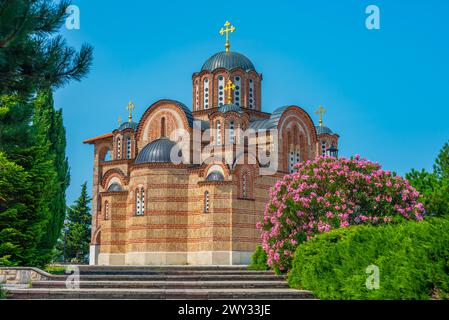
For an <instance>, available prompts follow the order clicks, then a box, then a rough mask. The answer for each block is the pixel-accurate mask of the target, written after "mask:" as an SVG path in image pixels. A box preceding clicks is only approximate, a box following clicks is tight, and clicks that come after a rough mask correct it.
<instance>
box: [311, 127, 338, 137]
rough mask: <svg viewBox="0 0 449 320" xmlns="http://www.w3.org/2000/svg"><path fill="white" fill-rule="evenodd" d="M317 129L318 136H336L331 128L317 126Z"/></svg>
mask: <svg viewBox="0 0 449 320" xmlns="http://www.w3.org/2000/svg"><path fill="white" fill-rule="evenodd" d="M315 128H316V133H317V135H320V134H334V133H333V132H332V130H331V129H330V128H329V127H326V126H317V127H315Z"/></svg>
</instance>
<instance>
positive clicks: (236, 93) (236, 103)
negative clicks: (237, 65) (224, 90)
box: [233, 77, 242, 106]
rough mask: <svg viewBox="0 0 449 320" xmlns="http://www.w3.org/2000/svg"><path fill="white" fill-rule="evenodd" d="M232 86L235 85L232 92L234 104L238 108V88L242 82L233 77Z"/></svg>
mask: <svg viewBox="0 0 449 320" xmlns="http://www.w3.org/2000/svg"><path fill="white" fill-rule="evenodd" d="M234 84H235V90H234V94H233V97H234V104H235V105H237V106H240V88H241V86H242V80H241V78H240V77H234Z"/></svg>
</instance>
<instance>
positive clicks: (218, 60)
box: [201, 51, 256, 71]
mask: <svg viewBox="0 0 449 320" xmlns="http://www.w3.org/2000/svg"><path fill="white" fill-rule="evenodd" d="M220 68H224V69H226V70H232V69H235V68H241V69H243V70H245V71H251V70H252V71H255V70H256V69H255V68H254V65H253V63H252V62H251V60H249V59H248V58H247V57H245V56H244V55H243V54H241V53H238V52H234V51H230V52H226V51H222V52H218V53H216V54H214V55H213V56H212V57H210V58H209V59H207V61H206V62H205V63H204V64H203V67H202V68H201V71H203V70H206V71H214V70H216V69H220Z"/></svg>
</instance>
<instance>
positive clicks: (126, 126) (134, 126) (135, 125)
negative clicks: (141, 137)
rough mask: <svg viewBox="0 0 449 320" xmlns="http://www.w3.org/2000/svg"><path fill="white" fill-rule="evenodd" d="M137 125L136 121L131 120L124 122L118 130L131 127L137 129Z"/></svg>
mask: <svg viewBox="0 0 449 320" xmlns="http://www.w3.org/2000/svg"><path fill="white" fill-rule="evenodd" d="M137 125H138V123H137V122H134V121H131V122H129V121H128V122H125V123H122V125H121V126H120V127H119V128H118V130H120V131H122V130H125V129H129V128H131V129H133V130H136V128H137Z"/></svg>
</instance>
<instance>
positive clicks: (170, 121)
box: [84, 24, 339, 265]
mask: <svg viewBox="0 0 449 320" xmlns="http://www.w3.org/2000/svg"><path fill="white" fill-rule="evenodd" d="M225 26H226V27H227V28H226V29H225V30H224V32H225V33H226V35H227V36H228V33H229V31H231V32H233V29H229V28H228V26H229V24H227V25H225ZM222 34H223V29H222ZM192 95H193V97H192V108H189V107H187V106H186V105H185V104H183V103H181V102H179V101H174V100H169V99H166V100H160V101H157V102H155V103H153V104H152V105H151V106H149V107H148V108H147V109H146V111H145V112H144V114H143V116H142V118H141V119H140V120H139V121H138V122H134V121H133V119H132V114H131V113H130V117H129V119H128V121H127V122H125V123H123V124H121V125H120V126H119V127H118V128H116V129H114V130H113V131H112V132H110V133H107V134H104V135H101V136H98V137H95V138H91V139H88V140H86V141H84V143H87V144H92V145H93V146H94V171H93V194H92V198H93V201H92V219H93V220H92V239H91V252H90V263H91V264H95V265H97V264H98V265H184V264H192V265H232V264H247V263H248V262H249V260H250V256H251V254H252V252H253V251H254V249H255V248H256V246H257V245H258V244H259V243H260V234H259V231H258V230H257V229H256V223H257V222H258V221H260V220H261V219H262V217H263V212H264V209H265V204H266V203H267V201H268V197H269V189H270V187H271V186H273V185H274V184H275V183H276V181H277V180H279V179H281V178H282V177H283V175H285V174H286V173H288V172H290V171H292V170H293V165H294V164H295V163H297V162H302V161H307V160H310V159H314V158H316V157H319V156H322V155H331V156H336V152H337V150H338V149H337V148H338V139H339V136H338V135H337V134H334V133H333V132H332V131H331V130H330V129H329V128H328V127H326V126H323V125H322V120H321V119H320V123H319V125H318V126H315V124H314V122H313V121H312V119H311V117H310V116H309V114H308V113H307V112H306V111H304V109H302V108H301V107H299V106H297V105H289V106H283V107H279V108H274V112H273V113H271V114H270V113H267V112H264V111H262V110H263V109H262V74H261V73H259V72H258V71H257V69H256V67H255V66H254V65H253V63H252V62H251V61H250V60H249V59H248V58H247V57H246V56H244V55H243V54H240V53H237V52H234V51H231V50H230V46H229V41H228V40H227V42H226V51H223V52H219V53H216V54H214V55H213V56H211V57H210V58H209V59H207V60H206V62H205V63H204V64H203V66H202V67H201V69H200V71H198V72H195V73H193V76H192ZM132 108H133V105H132V104H130V105H129V110H130V112H131V111H132ZM321 112H324V110H323V109H321ZM195 129H196V130H197V131H199V133H200V136H201V137H204V136H205V137H206V138H207V140H209V141H203V140H204V139H202V138H201V139H200V140H201V141H194V140H195V139H196V138H195V133H194V131H195ZM248 130H249V131H250V134H248V135H245V137H242V136H241V135H243V133H242V132H244V131H248ZM267 130H271V131H270V132H274V131H275V132H276V133H277V134H267V135H265V136H264V138H263V139H262V138H261V136H262V135H261V134H260V132H262V131H265V132H266V131H267ZM273 130H274V131H273ZM177 131H183V132H187V133H188V134H190V138H189V139H190V142H192V143H191V144H190V145H188V146H187V148H189V149H188V150H187V152H185V150H186V149H185V148H186V147H185V146H184V147H183V148H184V149H182V151H179V152H178V156H181V158H182V159H183V162H181V163H178V162H174V161H173V160H172V159H173V157H172V155H173V148H174V147H175V146H176V145H177V142H179V139H178V138H173V137H174V133H175V132H177ZM197 140H198V139H197ZM195 142H197V143H195ZM209 145H213V146H214V149H213V151H212V152H210V151H209V149H208V146H209ZM237 145H239V146H237ZM251 146H256V149H255V150H258V151H259V149H260V150H263V151H264V152H266V154H270V153H273V152H275V153H276V154H275V155H276V158H277V161H276V168H275V170H274V171H273V172H271V174H263V172H262V171H261V169H262V168H263V167H265V166H266V165H265V164H261V163H260V161H259V159H257V156H256V155H255V154H254V153H253V152H250V150H254V149H251ZM175 153H176V152H175ZM184 155H185V156H184ZM218 155H220V156H218ZM194 157H196V158H198V157H199V158H200V161H199V162H198V161H192V159H193V158H194ZM224 159H227V161H224ZM207 160H209V161H207ZM251 160H252V161H251Z"/></svg>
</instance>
